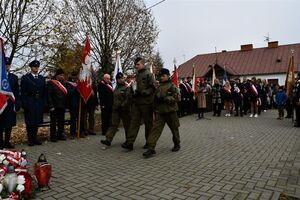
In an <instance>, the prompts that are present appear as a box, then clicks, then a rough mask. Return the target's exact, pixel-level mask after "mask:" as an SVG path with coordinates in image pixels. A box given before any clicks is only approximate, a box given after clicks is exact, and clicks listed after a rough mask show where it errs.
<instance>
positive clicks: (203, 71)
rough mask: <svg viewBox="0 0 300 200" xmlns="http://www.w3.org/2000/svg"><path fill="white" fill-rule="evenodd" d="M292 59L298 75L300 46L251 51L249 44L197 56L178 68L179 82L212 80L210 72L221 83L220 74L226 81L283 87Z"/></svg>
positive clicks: (273, 44) (274, 44)
mask: <svg viewBox="0 0 300 200" xmlns="http://www.w3.org/2000/svg"><path fill="white" fill-rule="evenodd" d="M292 55H293V56H294V63H295V73H297V72H300V43H297V44H288V45H278V41H273V42H268V46H267V47H263V48H253V45H252V44H245V45H241V48H240V50H237V51H225V50H224V51H221V52H216V53H209V54H202V55H197V56H195V57H193V58H191V59H190V60H188V61H187V62H185V63H183V64H181V65H180V66H179V67H178V76H179V77H180V78H184V77H192V75H193V74H192V73H193V67H194V68H195V70H194V71H195V76H196V77H202V78H206V79H208V80H211V79H212V74H213V72H212V71H213V68H214V69H215V74H216V78H218V79H220V80H223V76H224V71H226V74H227V77H228V79H231V78H236V77H239V78H241V79H242V78H247V79H251V78H252V77H256V78H260V79H262V80H263V79H266V80H268V82H269V83H278V84H279V85H284V83H285V79H286V73H287V69H288V63H289V59H290V57H291V56H292Z"/></svg>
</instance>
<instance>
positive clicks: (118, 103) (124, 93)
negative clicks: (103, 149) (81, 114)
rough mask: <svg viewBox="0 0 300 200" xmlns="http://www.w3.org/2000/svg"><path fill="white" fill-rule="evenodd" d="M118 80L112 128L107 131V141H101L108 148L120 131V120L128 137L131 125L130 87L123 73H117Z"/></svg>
mask: <svg viewBox="0 0 300 200" xmlns="http://www.w3.org/2000/svg"><path fill="white" fill-rule="evenodd" d="M116 80H117V87H116V88H115V90H114V98H113V99H114V100H113V101H114V102H113V108H112V109H113V112H112V126H111V127H110V128H109V129H108V130H107V133H106V139H105V140H101V143H102V144H105V145H106V146H110V145H111V142H112V140H113V138H114V136H115V134H116V132H117V131H118V126H119V124H120V120H122V123H123V126H124V129H125V136H126V137H127V135H128V130H129V125H130V116H128V113H129V112H130V102H131V99H130V98H131V93H130V92H131V91H130V87H129V86H127V84H126V83H125V77H124V75H123V74H122V73H121V72H119V73H117V75H116Z"/></svg>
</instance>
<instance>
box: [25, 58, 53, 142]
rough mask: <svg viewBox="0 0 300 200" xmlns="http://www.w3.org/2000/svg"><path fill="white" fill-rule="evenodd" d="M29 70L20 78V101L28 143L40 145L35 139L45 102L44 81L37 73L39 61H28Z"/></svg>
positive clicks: (41, 120) (41, 121)
mask: <svg viewBox="0 0 300 200" xmlns="http://www.w3.org/2000/svg"><path fill="white" fill-rule="evenodd" d="M29 67H30V68H31V72H30V73H28V74H26V75H24V76H22V78H21V101H22V107H23V109H24V116H25V124H26V131H27V137H28V145H29V146H33V145H41V144H42V143H41V142H40V141H38V140H37V132H38V127H39V125H40V124H42V123H43V113H44V106H45V102H46V98H47V97H46V82H45V78H44V77H43V76H42V75H39V74H38V72H39V67H40V62H39V61H37V60H34V61H32V62H30V63H29Z"/></svg>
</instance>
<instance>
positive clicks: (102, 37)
mask: <svg viewBox="0 0 300 200" xmlns="http://www.w3.org/2000/svg"><path fill="white" fill-rule="evenodd" d="M73 2H74V4H72V7H73V9H74V13H76V16H79V17H80V20H78V28H79V30H78V33H80V34H79V38H81V40H83V39H84V38H85V36H86V34H88V36H89V38H90V40H91V44H92V51H93V58H94V60H95V61H96V62H97V63H98V65H99V66H100V68H101V71H102V72H104V73H110V72H111V71H112V69H113V63H112V62H113V57H114V50H115V49H116V48H118V49H120V50H121V54H120V55H121V58H122V60H123V70H124V71H126V70H127V69H130V68H131V67H132V60H133V58H134V57H135V56H137V55H140V56H144V57H145V58H146V59H147V58H150V56H151V52H152V50H153V47H154V43H155V40H156V38H157V36H158V31H157V27H156V24H155V22H154V18H153V16H152V14H151V12H150V11H149V10H147V9H146V7H145V4H144V2H143V1H142V0H74V1H73Z"/></svg>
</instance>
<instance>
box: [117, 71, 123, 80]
mask: <svg viewBox="0 0 300 200" xmlns="http://www.w3.org/2000/svg"><path fill="white" fill-rule="evenodd" d="M123 77H124V74H123V73H122V72H118V73H117V75H116V79H117V80H118V79H120V78H123Z"/></svg>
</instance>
